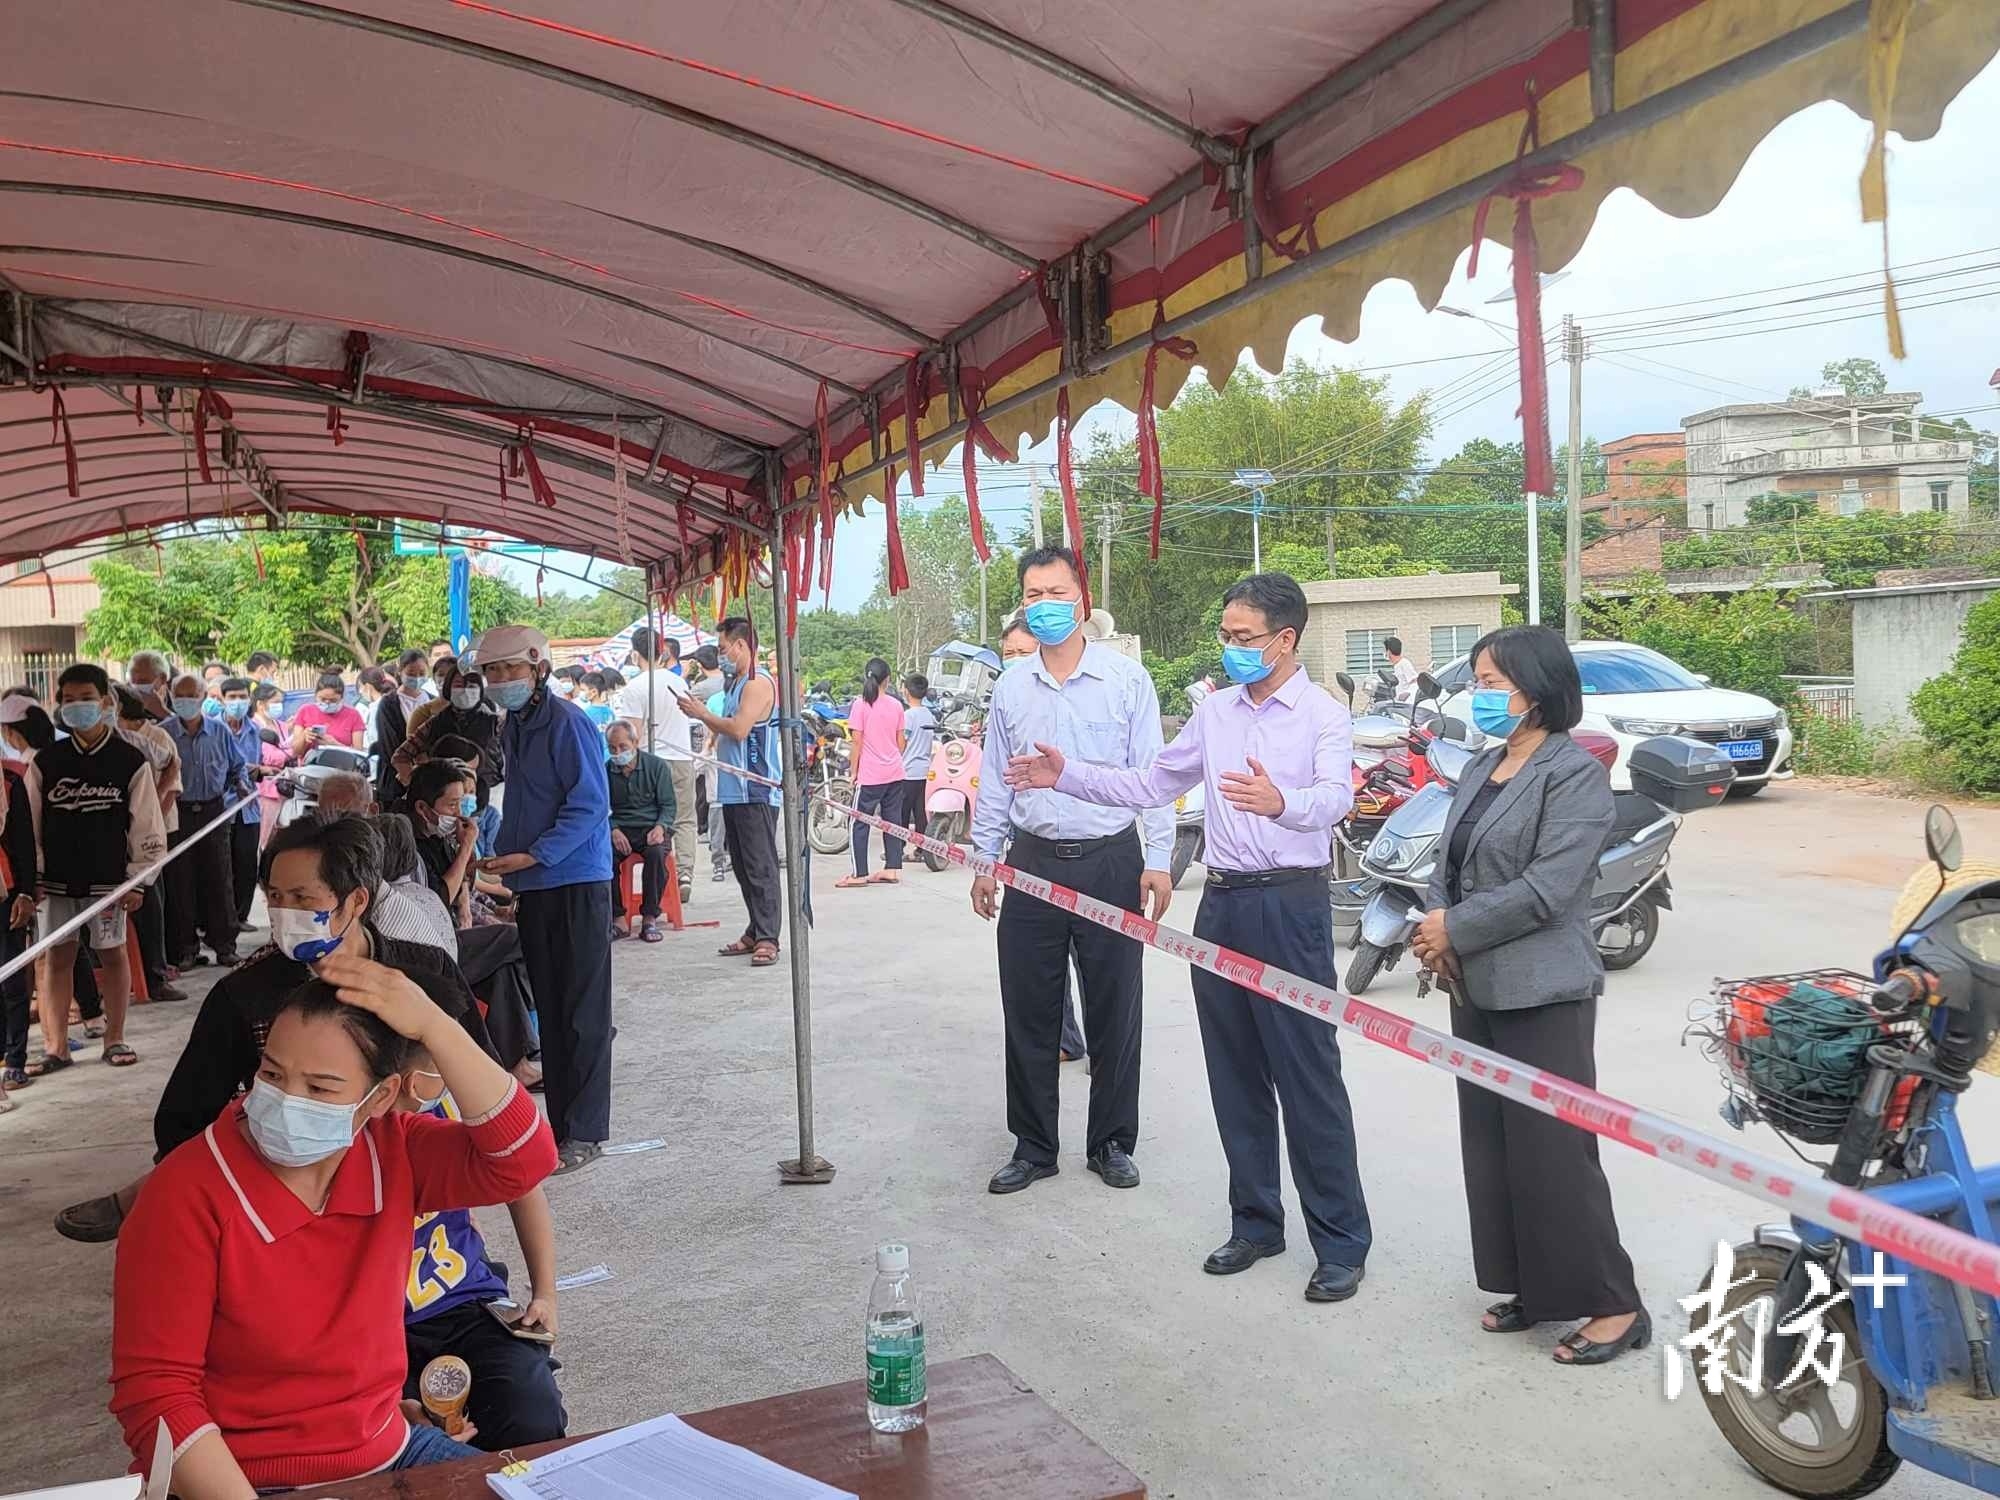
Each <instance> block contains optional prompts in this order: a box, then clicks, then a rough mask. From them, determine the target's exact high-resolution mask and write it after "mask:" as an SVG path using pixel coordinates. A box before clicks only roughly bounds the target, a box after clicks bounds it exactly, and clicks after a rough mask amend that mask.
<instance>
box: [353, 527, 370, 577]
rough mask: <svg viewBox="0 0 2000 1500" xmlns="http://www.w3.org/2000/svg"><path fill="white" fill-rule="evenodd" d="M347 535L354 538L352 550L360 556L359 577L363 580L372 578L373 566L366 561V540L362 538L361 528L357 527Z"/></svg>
mask: <svg viewBox="0 0 2000 1500" xmlns="http://www.w3.org/2000/svg"><path fill="white" fill-rule="evenodd" d="M348 535H349V536H351V537H353V538H354V550H355V551H356V552H357V553H359V554H360V556H361V562H360V567H361V576H362V577H363V578H372V577H374V575H375V564H373V563H372V562H370V561H369V560H368V539H367V538H366V537H364V536H362V534H361V528H360V527H358V526H357V527H355V528H353V530H351V531H349V532H348Z"/></svg>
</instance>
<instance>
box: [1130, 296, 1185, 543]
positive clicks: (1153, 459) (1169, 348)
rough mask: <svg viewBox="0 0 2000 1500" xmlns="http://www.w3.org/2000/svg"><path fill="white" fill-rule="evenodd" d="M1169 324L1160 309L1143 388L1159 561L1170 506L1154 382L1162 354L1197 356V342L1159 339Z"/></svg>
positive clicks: (1143, 461) (1143, 447) (1141, 416)
mask: <svg viewBox="0 0 2000 1500" xmlns="http://www.w3.org/2000/svg"><path fill="white" fill-rule="evenodd" d="M1165 321H1166V310H1165V309H1164V308H1157V309H1156V311H1155V312H1154V314H1153V343H1152V347H1151V348H1149V349H1147V351H1146V373H1145V377H1144V379H1143V380H1141V382H1140V385H1139V412H1138V421H1139V493H1140V495H1141V496H1143V497H1150V498H1151V500H1152V502H1153V527H1152V532H1151V536H1150V541H1149V546H1150V548H1151V555H1152V556H1153V557H1155V558H1157V557H1159V555H1160V524H1161V522H1162V520H1164V518H1165V512H1166V506H1167V481H1166V475H1165V473H1164V472H1163V471H1162V469H1161V467H1160V430H1159V424H1158V422H1157V420H1156V413H1155V411H1154V408H1153V390H1154V383H1155V381H1156V380H1157V379H1158V376H1159V370H1160V356H1161V355H1162V354H1170V355H1172V356H1173V357H1174V358H1175V359H1180V360H1190V361H1191V360H1193V358H1194V357H1195V345H1194V340H1193V339H1180V338H1172V339H1163V338H1161V337H1160V336H1159V328H1160V324H1161V323H1163V322H1165Z"/></svg>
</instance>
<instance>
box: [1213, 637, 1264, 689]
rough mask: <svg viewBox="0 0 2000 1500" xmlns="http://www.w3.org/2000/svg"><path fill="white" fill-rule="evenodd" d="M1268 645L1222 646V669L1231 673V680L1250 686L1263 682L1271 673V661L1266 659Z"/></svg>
mask: <svg viewBox="0 0 2000 1500" xmlns="http://www.w3.org/2000/svg"><path fill="white" fill-rule="evenodd" d="M1267 649H1268V648H1267V647H1262V646H1224V647H1223V648H1222V670H1223V671H1225V672H1227V673H1228V674H1229V680H1230V681H1231V682H1239V683H1242V684H1243V685H1244V686H1246V687H1247V686H1249V685H1250V684H1251V683H1253V682H1262V681H1263V680H1264V679H1265V678H1266V677H1269V676H1270V675H1271V663H1269V662H1267V661H1265V660H1264V652H1265V651H1266V650H1267Z"/></svg>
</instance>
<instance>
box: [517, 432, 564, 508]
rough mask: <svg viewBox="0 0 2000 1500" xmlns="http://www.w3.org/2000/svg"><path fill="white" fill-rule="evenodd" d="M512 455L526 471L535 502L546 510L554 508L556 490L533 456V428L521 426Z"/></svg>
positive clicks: (529, 488)
mask: <svg viewBox="0 0 2000 1500" xmlns="http://www.w3.org/2000/svg"><path fill="white" fill-rule="evenodd" d="M514 456H515V458H516V459H517V460H519V462H520V464H521V466H522V467H523V468H525V469H526V470H527V471H528V490H529V492H530V493H531V494H533V495H534V497H535V503H536V504H537V505H540V506H543V507H545V508H546V509H548V510H554V509H555V508H556V492H555V490H554V489H553V488H552V487H551V486H550V484H549V481H548V480H547V478H545V477H544V476H543V474H542V461H541V460H540V459H538V458H536V457H535V429H534V428H533V427H532V426H530V427H523V428H522V429H521V441H520V443H519V444H518V445H517V446H516V447H515V449H514Z"/></svg>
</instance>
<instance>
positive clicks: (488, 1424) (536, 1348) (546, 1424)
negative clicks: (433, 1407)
mask: <svg viewBox="0 0 2000 1500" xmlns="http://www.w3.org/2000/svg"><path fill="white" fill-rule="evenodd" d="M403 1347H404V1349H405V1351H406V1352H407V1353H408V1355H409V1360H410V1373H409V1376H408V1377H407V1378H406V1379H405V1380H404V1382H403V1395H404V1396H405V1397H406V1398H408V1399H409V1400H412V1401H414V1400H416V1399H417V1377H418V1376H419V1375H421V1374H423V1372H424V1366H425V1365H427V1364H429V1363H430V1362H431V1361H432V1360H434V1359H436V1358H437V1357H438V1356H439V1355H440V1354H456V1355H457V1356H458V1357H459V1358H460V1359H462V1360H464V1361H465V1362H466V1363H467V1364H468V1365H470V1366H471V1367H472V1394H471V1395H470V1396H468V1397H466V1400H465V1412H466V1415H467V1416H469V1417H471V1418H472V1422H473V1425H474V1426H476V1427H477V1428H478V1429H479V1435H478V1436H477V1437H475V1438H473V1440H472V1442H473V1446H474V1447H476V1448H480V1449H483V1450H484V1451H485V1452H487V1453H498V1452H499V1451H500V1450H501V1449H502V1448H518V1447H521V1446H522V1445H524V1444H527V1443H546V1442H550V1441H552V1440H554V1439H556V1438H559V1437H563V1436H565V1435H566V1432H567V1429H568V1427H569V1413H568V1412H566V1411H564V1410H563V1403H562V1392H561V1391H559V1390H557V1389H556V1376H555V1371H554V1370H553V1369H552V1368H551V1367H550V1364H549V1350H548V1346H547V1345H546V1344H538V1343H536V1342H534V1340H532V1339H517V1338H515V1337H514V1335H513V1334H511V1333H509V1332H508V1331H507V1330H506V1329H504V1328H502V1327H501V1326H500V1324H499V1322H498V1320H496V1319H495V1318H494V1316H493V1314H491V1313H490V1312H488V1311H487V1310H486V1308H485V1305H484V1304H483V1303H478V1302H464V1303H461V1304H459V1305H458V1306H457V1307H447V1308H446V1309H445V1310H444V1311H443V1312H441V1313H435V1314H433V1315H432V1316H430V1317H428V1318H424V1319H422V1320H421V1321H419V1322H416V1323H405V1324H404V1325H403Z"/></svg>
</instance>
